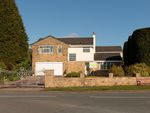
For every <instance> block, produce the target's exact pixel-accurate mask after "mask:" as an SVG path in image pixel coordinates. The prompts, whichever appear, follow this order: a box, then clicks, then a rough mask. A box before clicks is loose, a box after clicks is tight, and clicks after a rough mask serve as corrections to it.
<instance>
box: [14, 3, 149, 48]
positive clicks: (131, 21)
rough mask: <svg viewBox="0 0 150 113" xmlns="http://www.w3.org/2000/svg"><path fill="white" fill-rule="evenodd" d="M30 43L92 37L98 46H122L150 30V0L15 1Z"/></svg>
mask: <svg viewBox="0 0 150 113" xmlns="http://www.w3.org/2000/svg"><path fill="white" fill-rule="evenodd" d="M16 4H17V6H18V9H19V12H20V15H21V16H22V19H23V23H24V26H25V29H26V32H27V34H28V38H29V43H30V44H31V43H33V42H35V41H37V40H38V39H39V38H43V37H46V36H48V35H52V36H55V37H67V36H80V37H91V36H92V33H93V32H95V33H96V44H97V45H99V46H116V45H120V46H123V44H124V42H125V41H126V40H127V39H128V37H129V35H132V33H133V31H134V30H136V29H139V28H145V27H150V0H16Z"/></svg>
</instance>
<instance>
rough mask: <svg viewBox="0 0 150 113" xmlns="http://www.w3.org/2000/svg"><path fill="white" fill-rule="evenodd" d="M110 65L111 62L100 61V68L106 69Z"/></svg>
mask: <svg viewBox="0 0 150 113" xmlns="http://www.w3.org/2000/svg"><path fill="white" fill-rule="evenodd" d="M111 67H112V63H111V62H100V70H108V69H110V68H111Z"/></svg>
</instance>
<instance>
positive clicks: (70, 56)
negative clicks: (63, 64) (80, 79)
mask: <svg viewBox="0 0 150 113" xmlns="http://www.w3.org/2000/svg"><path fill="white" fill-rule="evenodd" d="M69 61H76V54H74V53H71V54H69Z"/></svg>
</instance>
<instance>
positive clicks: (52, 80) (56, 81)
mask: <svg viewBox="0 0 150 113" xmlns="http://www.w3.org/2000/svg"><path fill="white" fill-rule="evenodd" d="M50 73H51V71H46V75H45V87H46V88H47V87H77V86H114V85H137V82H136V77H113V76H111V75H110V77H78V78H67V77H54V76H53V75H52V74H50Z"/></svg>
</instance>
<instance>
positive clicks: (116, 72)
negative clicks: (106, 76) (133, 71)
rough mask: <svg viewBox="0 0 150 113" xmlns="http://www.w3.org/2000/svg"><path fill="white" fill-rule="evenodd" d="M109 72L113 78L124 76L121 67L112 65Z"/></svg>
mask: <svg viewBox="0 0 150 113" xmlns="http://www.w3.org/2000/svg"><path fill="white" fill-rule="evenodd" d="M109 72H110V73H113V74H114V76H118V77H122V76H124V75H125V73H124V70H123V68H122V66H116V65H113V66H112V68H111V69H110V71H109Z"/></svg>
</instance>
